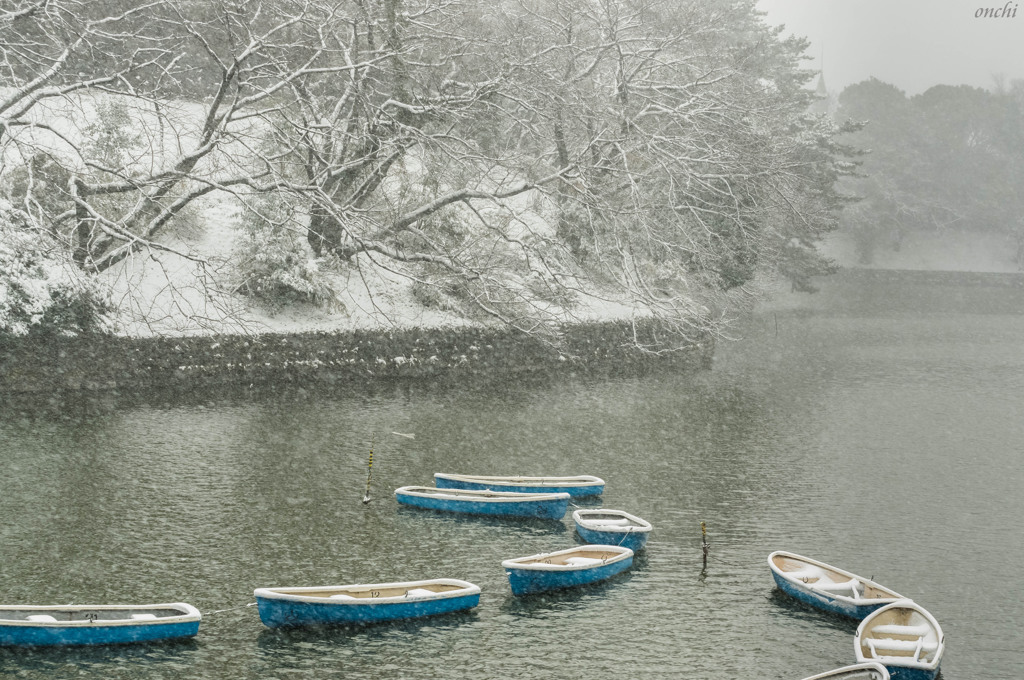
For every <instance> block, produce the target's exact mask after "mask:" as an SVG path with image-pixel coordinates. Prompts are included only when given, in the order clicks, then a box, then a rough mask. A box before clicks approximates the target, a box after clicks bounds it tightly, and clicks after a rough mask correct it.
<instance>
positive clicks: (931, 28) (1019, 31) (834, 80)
mask: <svg viewBox="0 0 1024 680" xmlns="http://www.w3.org/2000/svg"><path fill="white" fill-rule="evenodd" d="M1018 5H1019V8H1018ZM758 8H759V9H761V10H762V11H764V12H766V16H765V21H766V22H767V23H769V24H770V25H773V26H777V25H779V24H785V26H786V33H787V34H788V33H794V34H797V35H801V36H804V37H806V38H808V39H809V40H810V41H811V47H810V49H809V50H808V56H811V57H813V60H812V61H809V62H807V66H808V68H813V69H818V68H821V64H822V61H821V60H822V55H823V54H824V72H825V83H826V85H827V86H828V89H829V90H830V91H833V92H836V93H838V92H840V91H841V90H842V89H843V88H844V87H846V86H847V85H850V84H852V83H857V82H860V81H862V80H866V79H867V78H869V77H871V76H874V77H875V78H878V79H879V80H883V81H885V82H887V83H892V84H893V85H895V86H897V87H898V88H900V89H901V90H904V91H905V92H906V93H907V94H908V95H914V94H919V93H921V92H923V91H925V90H927V89H928V88H929V87H931V86H932V85H938V84H944V85H961V84H966V85H973V86H975V87H984V88H991V87H992V85H993V83H994V78H993V76H995V75H1002V76H1003V77H1005V78H1006V79H1007V80H1012V79H1024V0H1013V1H1011V2H1010V3H1008V4H1007V3H1006V2H1005V0H1003V1H1002V2H998V1H997V0H758ZM983 8H993V9H997V10H1003V9H1004V8H1005V10H1006V11H1005V14H1007V15H1009V16H1006V17H1002V18H991V17H990V18H976V17H975V14H976V13H977V12H978V11H979V10H981V9H983ZM1003 13H1004V12H1000V14H1003Z"/></svg>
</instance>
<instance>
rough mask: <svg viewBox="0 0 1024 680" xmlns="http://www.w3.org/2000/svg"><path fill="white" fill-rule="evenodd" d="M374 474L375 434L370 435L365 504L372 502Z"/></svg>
mask: <svg viewBox="0 0 1024 680" xmlns="http://www.w3.org/2000/svg"><path fill="white" fill-rule="evenodd" d="M372 476H373V434H371V435H370V462H369V463H367V465H366V495H365V496H363V505H366V504H367V503H369V502H370V477H372Z"/></svg>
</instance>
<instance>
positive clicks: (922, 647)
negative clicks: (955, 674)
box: [865, 638, 939, 659]
mask: <svg viewBox="0 0 1024 680" xmlns="http://www.w3.org/2000/svg"><path fill="white" fill-rule="evenodd" d="M865 640H866V641H867V643H868V648H870V649H871V654H872V655H873V656H874V657H875V658H878V657H881V656H892V655H891V654H885V652H887V651H888V652H909V653H912V654H913V656H914V658H915V659H916V658H918V657H919V656H920V655H921V654H922V653H928V654H930V653H932V652H934V651H935V650H937V649H938V648H939V643H938V642H924V641H922V640H920V639H917V640H894V639H893V638H865ZM897 656H903V655H897ZM908 656H909V654H908Z"/></svg>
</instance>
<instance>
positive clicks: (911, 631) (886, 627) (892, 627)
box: [871, 623, 930, 638]
mask: <svg viewBox="0 0 1024 680" xmlns="http://www.w3.org/2000/svg"><path fill="white" fill-rule="evenodd" d="M929 630H930V629H929V627H928V626H924V625H921V626H901V625H899V624H895V623H887V624H881V625H878V626H873V627H872V628H871V632H872V633H874V634H876V635H909V636H910V637H913V638H919V637H922V636H924V635H927V634H928V631H929Z"/></svg>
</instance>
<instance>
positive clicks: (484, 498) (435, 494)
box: [395, 486, 572, 503]
mask: <svg viewBox="0 0 1024 680" xmlns="http://www.w3.org/2000/svg"><path fill="white" fill-rule="evenodd" d="M399 494H406V495H408V496H416V497H419V498H436V499H440V500H450V501H472V502H481V503H523V502H530V503H537V502H549V501H562V500H567V499H569V498H571V497H572V496H571V495H570V494H569V493H567V492H565V491H551V492H523V491H489V490H485V489H438V488H436V487H432V486H401V487H398V488H397V489H395V495H396V496H397V495H399Z"/></svg>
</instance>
